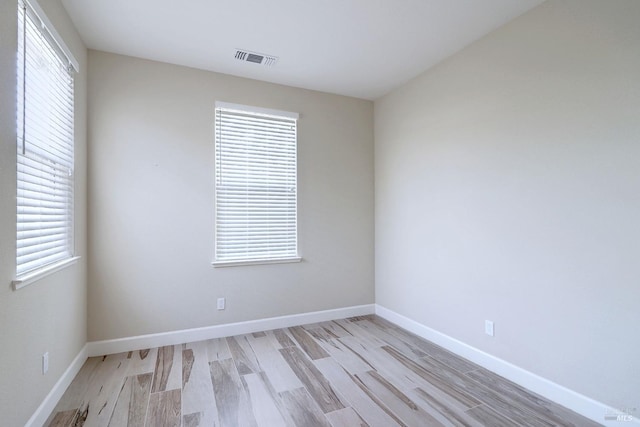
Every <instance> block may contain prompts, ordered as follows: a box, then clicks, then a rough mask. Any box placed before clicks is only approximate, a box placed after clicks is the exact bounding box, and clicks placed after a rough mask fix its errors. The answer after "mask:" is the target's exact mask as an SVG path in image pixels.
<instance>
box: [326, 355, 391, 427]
mask: <svg viewBox="0 0 640 427" xmlns="http://www.w3.org/2000/svg"><path fill="white" fill-rule="evenodd" d="M314 364H315V366H316V367H317V368H318V369H319V370H320V372H322V374H323V375H324V376H325V378H327V379H328V380H329V381H330V382H331V385H332V386H333V387H335V388H336V389H338V390H340V391H341V394H342V395H343V396H344V399H345V400H346V402H345V404H346V405H349V406H351V407H353V408H354V409H355V410H356V412H358V413H359V414H360V415H361V416H362V418H364V420H365V421H366V422H367V423H368V424H369V425H370V426H371V427H391V426H399V425H403V423H402V421H400V420H399V419H398V418H397V417H396V416H395V415H394V414H393V413H392V412H390V411H389V410H388V409H387V407H386V406H380V405H379V403H381V402H379V399H377V398H376V397H375V396H371V395H370V394H369V393H368V390H363V389H362V388H361V387H360V385H359V384H358V383H357V381H355V377H353V376H350V375H349V374H348V373H347V371H345V370H344V369H343V368H342V367H341V366H340V365H339V364H338V363H337V362H336V361H335V360H333V359H320V360H316V361H315V362H314Z"/></svg>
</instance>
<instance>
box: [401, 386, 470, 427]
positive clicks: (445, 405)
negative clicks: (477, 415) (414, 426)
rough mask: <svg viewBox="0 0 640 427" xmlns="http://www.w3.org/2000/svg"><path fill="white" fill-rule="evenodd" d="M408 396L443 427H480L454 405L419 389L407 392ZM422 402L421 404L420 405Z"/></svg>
mask: <svg viewBox="0 0 640 427" xmlns="http://www.w3.org/2000/svg"><path fill="white" fill-rule="evenodd" d="M409 396H411V397H413V398H414V401H415V402H417V403H418V404H419V405H420V406H422V407H423V408H424V409H425V411H427V412H429V413H430V414H431V415H433V416H434V417H435V418H437V419H438V420H439V421H441V422H442V423H443V424H445V425H451V426H454V427H482V424H480V423H479V422H478V421H476V420H475V419H474V418H472V417H471V416H469V415H468V414H467V413H466V412H465V410H461V409H460V408H459V407H457V406H456V405H452V404H451V403H450V402H448V401H447V400H443V399H441V398H439V397H438V396H435V395H433V394H430V393H428V392H426V391H425V390H423V389H421V388H417V389H415V390H412V391H411V392H409ZM421 402H422V404H421Z"/></svg>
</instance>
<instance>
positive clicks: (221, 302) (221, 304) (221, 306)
mask: <svg viewBox="0 0 640 427" xmlns="http://www.w3.org/2000/svg"><path fill="white" fill-rule="evenodd" d="M224 304H225V301H224V298H218V310H224Z"/></svg>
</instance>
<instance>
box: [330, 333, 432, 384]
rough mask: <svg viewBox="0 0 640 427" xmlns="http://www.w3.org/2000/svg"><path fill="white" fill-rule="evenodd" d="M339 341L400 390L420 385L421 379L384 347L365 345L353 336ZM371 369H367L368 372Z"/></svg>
mask: <svg viewBox="0 0 640 427" xmlns="http://www.w3.org/2000/svg"><path fill="white" fill-rule="evenodd" d="M338 341H341V342H342V343H343V344H344V345H345V346H347V347H348V348H349V349H351V350H352V351H354V352H355V353H357V354H358V355H360V356H361V357H362V359H363V360H366V362H367V363H368V364H369V365H371V366H373V367H374V369H373V370H375V371H378V372H380V373H383V374H384V376H385V378H387V380H389V381H390V382H391V383H392V384H393V385H394V386H396V387H398V388H399V389H401V390H412V389H414V388H416V387H420V386H421V385H422V384H423V382H424V381H423V380H422V379H421V378H419V377H417V376H415V375H413V374H412V373H411V372H410V371H407V369H406V368H405V367H404V366H402V364H400V363H399V362H398V361H397V360H395V359H394V358H393V357H391V356H390V355H389V354H388V353H387V352H385V351H383V350H382V348H384V347H382V348H381V347H367V346H364V345H362V344H361V343H360V342H358V341H357V340H356V339H355V337H345V338H340V339H338ZM370 370H372V369H368V370H367V371H365V372H368V371H370Z"/></svg>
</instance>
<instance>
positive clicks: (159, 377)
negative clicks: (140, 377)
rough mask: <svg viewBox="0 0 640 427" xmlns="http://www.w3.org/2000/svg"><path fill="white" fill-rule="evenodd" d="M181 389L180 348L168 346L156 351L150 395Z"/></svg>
mask: <svg viewBox="0 0 640 427" xmlns="http://www.w3.org/2000/svg"><path fill="white" fill-rule="evenodd" d="M176 388H182V346H181V345H170V346H165V347H161V348H159V349H158V357H157V359H156V366H155V371H154V376H153V386H152V387H151V392H152V393H157V392H159V391H166V390H172V389H176Z"/></svg>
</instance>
